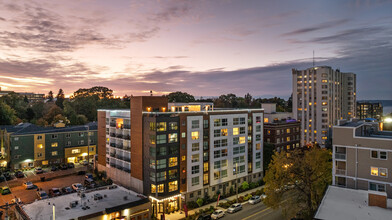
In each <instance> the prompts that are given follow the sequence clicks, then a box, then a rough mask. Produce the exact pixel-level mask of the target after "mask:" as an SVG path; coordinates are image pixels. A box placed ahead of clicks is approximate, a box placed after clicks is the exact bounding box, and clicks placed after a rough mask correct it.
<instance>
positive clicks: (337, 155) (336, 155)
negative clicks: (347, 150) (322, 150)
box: [335, 153, 346, 160]
mask: <svg viewBox="0 0 392 220" xmlns="http://www.w3.org/2000/svg"><path fill="white" fill-rule="evenodd" d="M335 159H339V160H345V159H346V154H339V153H335Z"/></svg>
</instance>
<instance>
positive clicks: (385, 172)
mask: <svg viewBox="0 0 392 220" xmlns="http://www.w3.org/2000/svg"><path fill="white" fill-rule="evenodd" d="M379 171H380V176H382V177H388V169H386V168H379Z"/></svg>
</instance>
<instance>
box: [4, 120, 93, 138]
mask: <svg viewBox="0 0 392 220" xmlns="http://www.w3.org/2000/svg"><path fill="white" fill-rule="evenodd" d="M87 125H88V126H89V128H90V130H92V131H93V130H97V129H98V123H97V122H89V123H87V124H86V125H75V126H67V127H60V128H55V127H41V126H37V125H34V124H31V123H20V124H18V125H4V126H0V129H6V130H7V132H13V133H12V135H25V134H43V133H57V132H71V131H86V130H87V127H86V126H87Z"/></svg>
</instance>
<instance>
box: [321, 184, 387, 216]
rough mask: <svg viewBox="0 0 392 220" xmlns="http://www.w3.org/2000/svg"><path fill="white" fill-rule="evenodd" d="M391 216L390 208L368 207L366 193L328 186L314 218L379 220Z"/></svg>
mask: <svg viewBox="0 0 392 220" xmlns="http://www.w3.org/2000/svg"><path fill="white" fill-rule="evenodd" d="M389 202H390V201H389ZM391 216H392V209H390V208H389V209H383V208H380V207H376V206H368V191H365V190H355V189H347V188H341V187H336V186H329V187H328V189H327V192H326V193H325V196H324V198H323V200H322V202H321V204H320V206H319V208H318V210H317V213H316V215H315V216H314V218H316V219H324V220H328V219H374V220H376V219H377V220H378V219H379V220H381V219H391Z"/></svg>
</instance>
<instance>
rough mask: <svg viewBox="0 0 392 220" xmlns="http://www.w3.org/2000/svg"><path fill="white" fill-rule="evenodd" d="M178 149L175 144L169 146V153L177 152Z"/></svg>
mask: <svg viewBox="0 0 392 220" xmlns="http://www.w3.org/2000/svg"><path fill="white" fill-rule="evenodd" d="M178 150H179V149H178V147H177V146H169V154H178Z"/></svg>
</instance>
